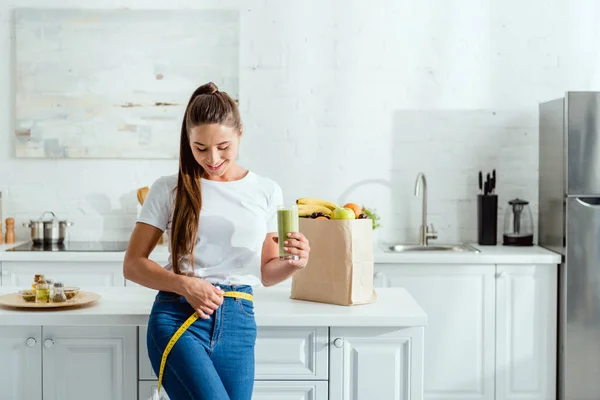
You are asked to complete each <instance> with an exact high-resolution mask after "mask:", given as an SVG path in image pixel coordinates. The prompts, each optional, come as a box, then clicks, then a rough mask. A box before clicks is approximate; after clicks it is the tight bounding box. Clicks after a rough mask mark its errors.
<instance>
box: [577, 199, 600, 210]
mask: <svg viewBox="0 0 600 400" xmlns="http://www.w3.org/2000/svg"><path fill="white" fill-rule="evenodd" d="M575 200H577V202H578V203H579V204H581V205H582V206H585V207H594V208H600V197H577V198H575Z"/></svg>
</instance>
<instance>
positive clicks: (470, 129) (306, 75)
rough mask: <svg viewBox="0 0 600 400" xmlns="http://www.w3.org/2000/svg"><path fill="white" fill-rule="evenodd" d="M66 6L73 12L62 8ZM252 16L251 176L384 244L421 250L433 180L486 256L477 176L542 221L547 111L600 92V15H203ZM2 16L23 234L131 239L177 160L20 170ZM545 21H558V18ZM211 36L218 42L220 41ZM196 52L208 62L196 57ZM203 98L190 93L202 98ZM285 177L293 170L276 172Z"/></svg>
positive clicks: (541, 7) (357, 9) (374, 9)
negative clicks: (53, 230)
mask: <svg viewBox="0 0 600 400" xmlns="http://www.w3.org/2000/svg"><path fill="white" fill-rule="evenodd" d="M53 3H55V4H57V3H58V2H53ZM198 3H200V2H197V1H193V0H151V1H148V0H144V1H141V0H121V1H119V0H93V1H92V0H85V1H83V0H62V1H61V2H60V4H59V6H60V7H94V8H98V7H106V8H112V7H130V8H140V7H144V8H147V7H152V8H170V7H183V8H188V7H198V5H197V4H198ZM201 3H202V7H208V8H209V7H237V8H239V9H240V10H241V11H242V29H241V31H242V37H241V47H242V53H241V69H240V76H241V79H240V88H241V97H242V98H241V107H242V113H243V118H244V121H245V136H244V140H243V142H242V148H241V154H240V162H241V163H242V164H243V165H245V166H247V167H249V168H251V169H253V170H255V171H256V172H257V173H262V174H266V175H268V176H270V177H272V178H274V179H275V180H277V181H278V182H279V183H280V184H281V186H282V187H283V189H284V193H285V196H286V199H287V200H288V201H293V200H294V199H295V198H296V197H298V196H314V197H323V198H326V199H331V200H334V201H339V202H344V201H349V200H352V201H355V202H359V203H365V204H368V205H370V206H372V207H375V208H377V209H378V210H379V211H380V213H381V215H382V217H383V228H382V231H381V232H380V237H381V238H382V239H385V240H392V239H395V240H416V237H417V236H416V235H417V227H418V224H419V221H420V204H421V199H420V198H415V197H414V195H413V185H414V179H415V177H416V174H417V173H418V172H419V171H423V172H425V173H426V175H427V178H428V183H429V220H430V222H433V223H434V224H435V225H436V227H437V228H438V230H439V238H440V239H439V240H440V241H445V242H448V241H455V240H467V241H474V240H475V238H476V235H475V228H476V226H475V222H476V216H475V210H476V203H475V196H476V193H477V190H476V184H477V183H476V182H477V171H478V170H479V169H485V170H491V169H492V168H496V170H497V172H498V179H499V181H498V191H499V193H500V204H501V211H500V212H501V215H500V224H499V233H501V231H502V220H503V212H504V209H505V204H506V201H507V200H509V199H510V198H512V197H516V196H519V197H522V198H526V199H528V200H530V201H532V202H533V203H534V204H533V205H534V207H533V210H534V211H535V210H536V209H537V205H536V203H537V176H538V171H537V103H538V102H539V101H543V100H547V99H551V98H555V97H559V96H561V95H562V93H563V92H564V91H565V90H598V89H600V85H599V79H600V69H599V68H598V63H599V62H600V57H599V55H600V52H599V49H600V48H599V47H598V46H597V43H598V42H599V40H598V39H600V38H599V34H600V27H599V26H598V25H597V21H596V19H597V15H598V13H599V12H600V5H598V2H597V1H594V0H587V1H586V0H582V1H578V2H571V1H568V0H558V1H554V2H551V3H550V4H549V3H548V2H546V1H543V0H530V1H527V2H523V1H517V0H509V1H500V0H483V1H482V0H463V1H460V2H448V1H444V0H424V1H412V2H400V1H392V0H376V1H370V2H362V1H361V2H359V1H350V2H348V1H341V0H339V1H318V0H310V1H280V0H261V1H259V0H256V1H241V0H240V1H217V0H213V1H203V2H201ZM17 4H18V5H19V6H20V7H36V6H43V5H46V4H48V2H47V1H44V0H19V1H17V0H3V1H2V2H0V7H1V8H0V60H2V62H0V190H2V192H3V195H4V197H5V202H4V214H5V217H6V216H8V215H10V216H14V217H16V218H17V225H18V232H17V235H18V236H19V238H26V237H27V232H26V230H25V229H23V228H21V227H20V224H21V223H22V222H23V221H25V220H28V219H30V218H36V217H38V216H39V215H40V213H41V212H42V211H44V210H46V209H51V210H54V211H55V212H56V213H57V214H59V215H60V216H61V217H65V218H69V219H71V220H73V221H74V222H75V225H74V226H73V227H72V234H73V237H74V238H76V239H79V240H88V239H100V238H101V239H126V238H127V237H128V235H129V232H130V229H131V226H132V224H133V222H134V220H135V210H136V207H135V206H136V201H137V200H136V196H135V190H136V189H137V188H138V187H140V186H144V185H149V184H151V183H152V181H153V180H154V179H155V178H156V177H158V176H160V175H162V174H168V173H172V172H174V171H176V167H177V162H176V161H150V160H139V161H131V160H129V161H123V160H58V161H51V160H20V159H16V158H15V157H14V151H13V136H12V124H13V123H12V113H13V110H14V105H13V98H14V84H13V83H12V80H13V71H12V62H13V60H12V54H13V48H12V46H13V43H14V41H13V37H12V36H11V35H12V28H11V26H10V21H11V19H12V14H11V9H13V8H14V7H16V6H17ZM542 11H543V12H544V13H542ZM207 34H210V33H209V32H207ZM190 51H193V49H190ZM193 89H194V88H190V92H191V91H192V90H193ZM275 166H277V167H275Z"/></svg>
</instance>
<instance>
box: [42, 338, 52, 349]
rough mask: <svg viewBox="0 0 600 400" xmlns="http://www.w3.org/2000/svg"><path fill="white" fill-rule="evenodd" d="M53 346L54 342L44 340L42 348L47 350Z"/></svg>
mask: <svg viewBox="0 0 600 400" xmlns="http://www.w3.org/2000/svg"><path fill="white" fill-rule="evenodd" d="M52 346H54V340H52V339H46V340H44V347H45V348H47V349H49V348H50V347H52Z"/></svg>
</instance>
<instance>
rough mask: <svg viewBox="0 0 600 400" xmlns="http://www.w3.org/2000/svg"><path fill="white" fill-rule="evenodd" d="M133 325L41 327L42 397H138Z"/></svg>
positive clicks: (122, 399)
mask: <svg viewBox="0 0 600 400" xmlns="http://www.w3.org/2000/svg"><path fill="white" fill-rule="evenodd" d="M136 334H137V328H136V327H133V326H132V327H130V326H127V327H95V326H83V327H62V326H61V327H44V328H43V338H44V343H43V346H44V350H43V356H44V357H43V372H44V378H43V387H44V400H79V399H86V400H106V399H111V400H129V399H135V398H137V359H136V356H137V340H136Z"/></svg>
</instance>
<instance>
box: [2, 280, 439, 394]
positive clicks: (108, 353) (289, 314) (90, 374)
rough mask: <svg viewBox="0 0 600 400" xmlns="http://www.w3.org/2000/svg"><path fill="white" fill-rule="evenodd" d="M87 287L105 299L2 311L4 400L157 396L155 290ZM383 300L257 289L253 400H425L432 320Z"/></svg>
mask: <svg viewBox="0 0 600 400" xmlns="http://www.w3.org/2000/svg"><path fill="white" fill-rule="evenodd" d="M19 289H21V287H2V288H0V294H6V293H14V292H16V291H18V290H19ZM82 289H83V290H86V291H92V292H95V293H98V294H100V295H101V296H102V298H101V299H100V300H99V301H98V302H97V303H95V304H93V305H91V306H87V307H81V308H77V309H64V310H61V311H50V310H43V311H37V310H35V311H32V310H23V309H11V308H6V307H0V359H2V360H10V362H2V363H1V364H0V365H1V366H0V384H1V385H2V386H1V387H3V388H4V389H3V392H2V393H0V399H4V398H10V399H18V398H24V399H32V400H38V399H41V398H42V391H43V398H44V400H47V399H52V400H54V399H56V400H58V399H60V400H62V399H68V398H85V399H99V400H100V399H102V400H105V399H115V400H116V399H138V398H139V399H147V398H148V397H149V396H150V394H151V392H152V389H153V387H156V380H157V378H156V375H155V374H154V372H153V371H152V368H151V367H150V364H149V361H148V356H147V353H146V337H145V332H146V324H147V321H148V314H149V312H150V309H151V306H152V302H153V298H154V295H155V293H156V291H154V290H150V289H146V288H140V287H133V288H131V287H130V288H115V287H113V288H106V287H98V288H93V287H84V288H82ZM377 294H378V301H377V302H376V303H374V304H369V305H361V306H353V307H343V306H336V305H329V304H321V303H313V302H307V301H299V300H293V299H290V298H289V289H288V288H258V289H257V290H256V291H255V313H256V322H257V325H258V338H257V343H256V387H255V394H254V397H253V399H257V400H260V399H274V398H277V399H284V398H295V399H296V398H298V399H306V400H308V399H312V400H326V399H329V400H342V399H369V398H377V399H412V400H416V399H419V400H420V399H422V398H423V357H424V340H423V337H424V330H425V326H426V325H427V316H426V314H425V312H424V311H423V309H422V308H421V307H420V306H419V305H418V304H417V303H416V301H415V300H414V299H413V298H412V296H411V295H410V294H409V293H408V292H407V291H406V290H405V289H402V288H389V289H378V290H377ZM6 396H7V397H6ZM73 396H75V397H73Z"/></svg>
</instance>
